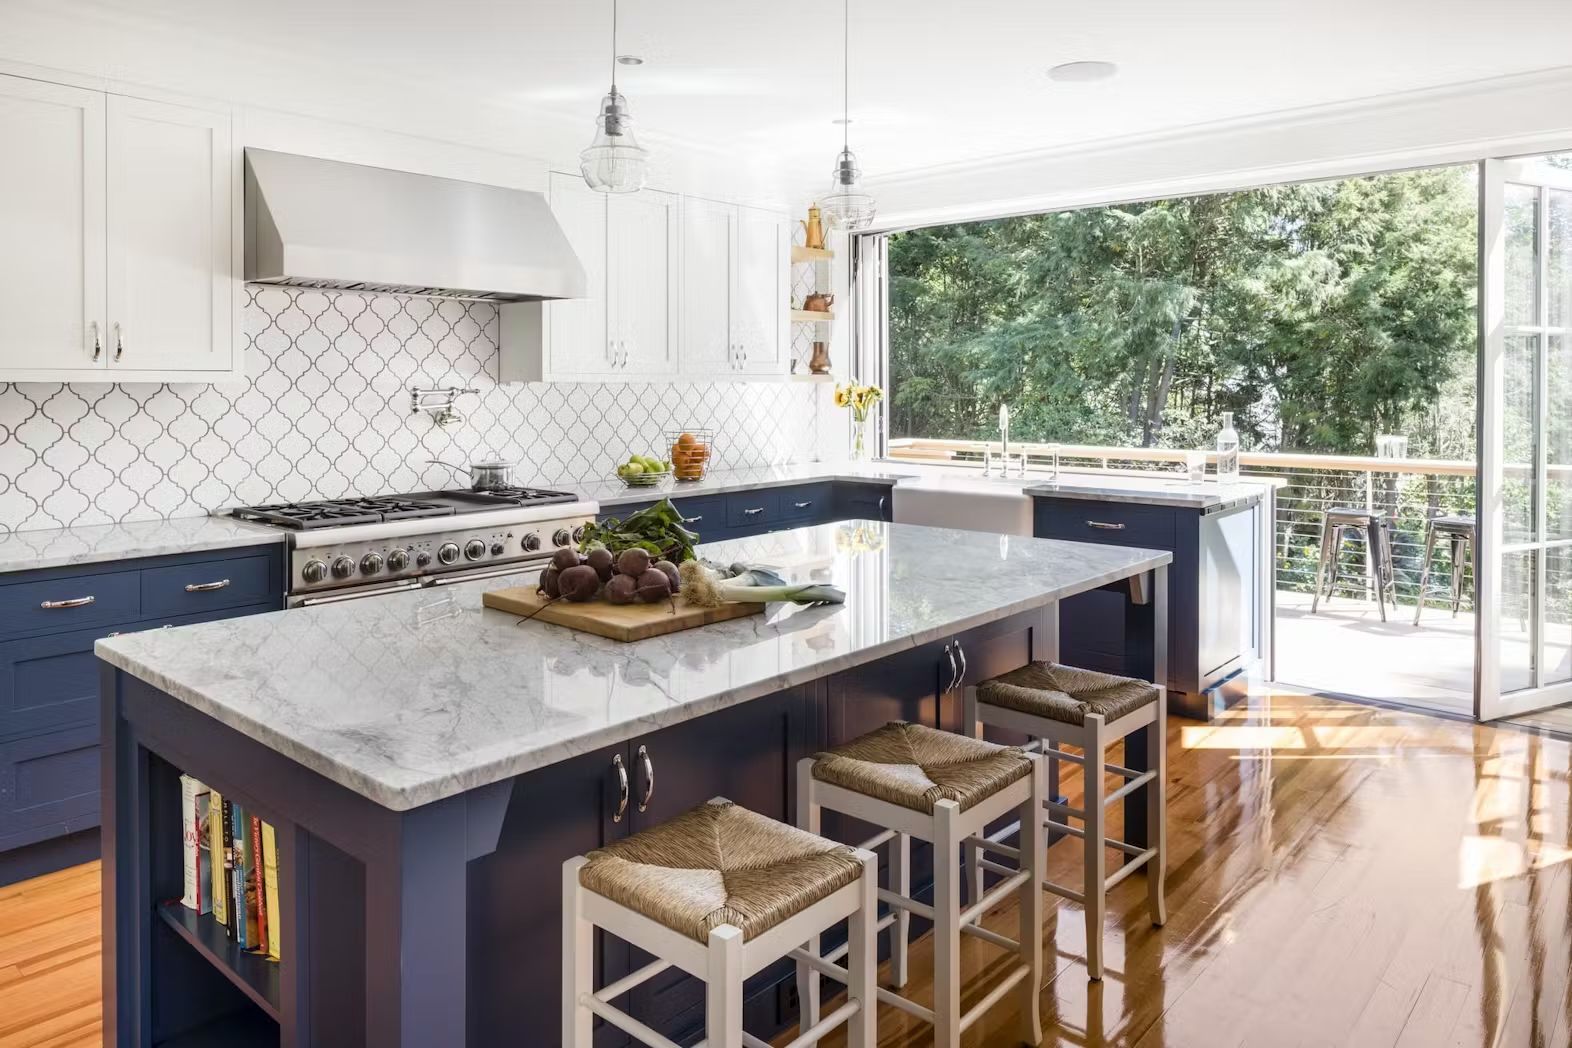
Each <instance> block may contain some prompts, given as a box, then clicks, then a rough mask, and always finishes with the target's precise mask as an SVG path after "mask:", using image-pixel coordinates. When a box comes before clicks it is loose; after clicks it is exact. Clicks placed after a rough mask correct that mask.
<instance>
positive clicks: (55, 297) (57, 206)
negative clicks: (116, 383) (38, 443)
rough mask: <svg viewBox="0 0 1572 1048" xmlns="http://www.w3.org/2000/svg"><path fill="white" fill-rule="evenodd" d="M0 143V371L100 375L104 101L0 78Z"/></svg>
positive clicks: (72, 90)
mask: <svg viewBox="0 0 1572 1048" xmlns="http://www.w3.org/2000/svg"><path fill="white" fill-rule="evenodd" d="M0 141H3V142H5V149H4V155H5V161H4V163H0V229H3V230H5V235H4V237H3V238H0V368H4V369H10V370H17V369H31V370H39V369H44V368H48V369H56V370H59V369H73V370H75V369H80V370H82V371H84V372H91V371H96V370H100V369H102V368H103V367H104V354H103V353H102V352H100V353H99V355H98V359H97V360H96V361H95V360H94V359H93V347H94V337H95V334H96V335H97V337H98V338H99V339H100V340H102V338H103V334H104V96H103V95H102V94H101V93H99V92H97V91H84V90H81V89H79V88H74V87H61V86H57V85H55V84H46V83H42V82H40V81H37V80H25V79H22V78H20V77H10V76H0ZM100 345H101V341H100Z"/></svg>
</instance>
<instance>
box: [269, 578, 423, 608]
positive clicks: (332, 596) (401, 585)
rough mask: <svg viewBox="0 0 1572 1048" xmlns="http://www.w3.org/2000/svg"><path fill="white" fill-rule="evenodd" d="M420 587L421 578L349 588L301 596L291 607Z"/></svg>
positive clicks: (383, 594)
mask: <svg viewBox="0 0 1572 1048" xmlns="http://www.w3.org/2000/svg"><path fill="white" fill-rule="evenodd" d="M419 588H420V580H419V579H410V580H409V581H408V582H396V583H391V584H389V585H386V586H377V587H374V588H365V589H356V590H347V591H345V592H342V593H324V594H323V595H322V596H320V597H300V598H298V599H294V600H291V601H290V602H289V606H290V607H291V608H312V607H317V606H319V605H322V604H338V603H340V602H341V601H346V600H359V599H360V598H361V597H382V596H386V595H387V594H389V593H406V592H408V591H410V590H417V589H419Z"/></svg>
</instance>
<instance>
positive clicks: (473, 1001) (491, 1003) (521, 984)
mask: <svg viewBox="0 0 1572 1048" xmlns="http://www.w3.org/2000/svg"><path fill="white" fill-rule="evenodd" d="M614 755H615V756H622V757H624V759H626V757H625V747H623V746H620V745H619V746H614V747H608V748H606V749H603V750H597V751H595V752H593V753H587V754H584V755H583V756H579V757H574V758H572V759H570V760H566V761H562V762H560V763H558V764H553V765H550V766H548V767H545V768H542V769H540V770H538V771H533V772H530V773H529V774H528V775H522V776H520V777H518V778H517V779H515V780H513V795H512V797H511V798H509V802H508V813H507V816H506V818H505V819H504V821H503V824H502V833H501V836H500V838H499V840H498V844H497V850H496V851H494V852H492V853H491V854H490V855H487V856H484V857H482V858H479V859H476V860H474V861H473V862H471V863H470V865H469V884H468V888H469V921H468V925H469V927H468V934H469V944H470V952H469V973H470V974H469V979H470V995H469V1001H470V1007H469V1018H468V1022H469V1037H468V1041H469V1043H471V1044H504V1043H509V1042H510V1040H511V1041H513V1042H517V1043H528V1044H557V1043H559V1041H560V1039H561V1038H560V1033H559V1030H560V1024H561V998H560V996H559V995H560V994H561V992H562V990H561V982H560V981H559V980H560V979H561V978H562V966H561V964H559V963H558V958H559V957H561V955H562V904H561V898H562V888H561V885H562V864H563V863H564V862H565V861H566V860H568V859H569V858H571V857H572V856H574V855H583V854H585V853H587V852H590V851H593V850H594V849H596V848H599V847H601V846H602V845H604V844H607V843H609V842H610V841H611V840H612V839H614V838H616V837H621V836H624V835H625V834H626V833H627V828H628V819H627V818H626V817H625V818H623V819H622V820H621V822H615V821H613V816H614V815H615V813H616V810H617V793H618V791H617V788H616V775H615V772H614V770H613V764H612V758H613V756H614ZM627 956H628V950H627V947H626V946H625V945H624V944H622V943H621V942H619V941H618V940H615V939H613V938H612V937H611V936H608V935H604V934H597V936H596V959H597V963H596V973H595V978H596V985H600V986H603V985H605V984H606V983H608V982H612V981H615V980H616V979H619V978H621V977H622V976H623V975H625V974H627V971H628V967H627ZM520 958H527V959H528V963H522V964H521V963H520ZM617 1003H618V1004H619V1006H621V1007H626V1001H625V1000H619V1001H618V1002H617ZM595 1025H596V1037H595V1044H596V1048H609V1046H611V1045H620V1044H625V1043H627V1038H626V1037H625V1036H623V1035H622V1033H621V1032H620V1031H618V1030H617V1029H616V1028H615V1027H612V1026H609V1025H608V1024H605V1023H602V1022H599V1021H597V1022H596V1024H595ZM521 1037H522V1040H520V1038H521Z"/></svg>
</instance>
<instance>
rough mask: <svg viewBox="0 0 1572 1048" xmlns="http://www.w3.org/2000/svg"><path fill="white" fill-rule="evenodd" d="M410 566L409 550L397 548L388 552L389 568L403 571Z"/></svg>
mask: <svg viewBox="0 0 1572 1048" xmlns="http://www.w3.org/2000/svg"><path fill="white" fill-rule="evenodd" d="M407 567H409V550H407V549H396V550H394V551H393V552H392V553H389V554H388V570H389V571H403V570H404V569H405V568H407Z"/></svg>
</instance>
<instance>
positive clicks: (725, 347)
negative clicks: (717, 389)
mask: <svg viewBox="0 0 1572 1048" xmlns="http://www.w3.org/2000/svg"><path fill="white" fill-rule="evenodd" d="M736 213H737V209H736V208H734V207H731V206H729V205H726V204H715V203H711V202H709V201H707V200H695V199H692V198H689V199H688V200H685V201H684V202H683V211H682V367H683V370H684V371H687V372H689V373H691V374H699V375H705V376H713V375H715V374H718V373H719V372H722V371H732V370H734V369H735V367H734V357H733V354H732V328H731V306H732V301H731V300H732V279H731V270H732V252H733V250H734V249H735V236H734V230H735V226H736Z"/></svg>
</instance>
